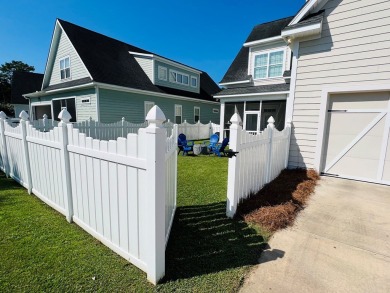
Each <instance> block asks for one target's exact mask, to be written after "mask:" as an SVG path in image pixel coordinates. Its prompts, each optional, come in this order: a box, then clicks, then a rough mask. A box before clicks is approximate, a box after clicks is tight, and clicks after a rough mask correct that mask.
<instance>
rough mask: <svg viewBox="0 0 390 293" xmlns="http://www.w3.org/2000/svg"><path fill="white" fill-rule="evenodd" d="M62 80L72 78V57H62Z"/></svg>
mask: <svg viewBox="0 0 390 293" xmlns="http://www.w3.org/2000/svg"><path fill="white" fill-rule="evenodd" d="M60 72H61V80H63V79H68V78H70V58H69V57H65V58H62V59H60Z"/></svg>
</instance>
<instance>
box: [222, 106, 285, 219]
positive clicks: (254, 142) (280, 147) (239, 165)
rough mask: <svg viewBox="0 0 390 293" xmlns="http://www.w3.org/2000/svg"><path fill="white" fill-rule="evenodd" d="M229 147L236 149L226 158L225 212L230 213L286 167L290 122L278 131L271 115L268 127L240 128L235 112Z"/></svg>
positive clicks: (238, 116) (231, 215)
mask: <svg viewBox="0 0 390 293" xmlns="http://www.w3.org/2000/svg"><path fill="white" fill-rule="evenodd" d="M230 121H231V123H232V124H231V125H230V142H229V148H230V149H231V150H233V151H236V152H239V153H238V154H237V156H236V157H233V158H231V159H230V160H229V167H228V191H227V207H226V214H227V216H228V217H233V216H234V215H235V213H236V210H237V206H238V204H239V203H240V202H241V201H242V200H243V199H245V198H247V197H248V196H250V195H251V194H252V193H255V192H257V191H259V190H260V189H261V188H262V187H263V186H264V185H265V184H267V183H269V182H270V181H272V180H273V179H275V178H276V177H277V176H278V175H279V174H280V172H281V171H282V170H283V169H285V168H287V164H288V154H289V146H290V134H291V125H290V123H287V126H286V127H285V129H284V130H282V131H278V130H277V129H276V128H275V126H274V122H275V120H274V118H273V117H270V118H269V119H268V126H267V128H266V129H265V130H264V131H263V132H262V133H260V134H257V135H255V134H251V133H248V132H247V131H245V130H243V129H242V126H241V118H240V115H238V114H237V113H236V114H234V115H233V116H232V118H231V119H230Z"/></svg>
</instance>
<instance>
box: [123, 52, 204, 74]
mask: <svg viewBox="0 0 390 293" xmlns="http://www.w3.org/2000/svg"><path fill="white" fill-rule="evenodd" d="M129 53H130V54H131V55H135V56H139V57H144V58H151V59H153V60H157V61H160V62H163V63H166V64H168V65H172V66H175V67H177V68H180V69H183V70H188V71H190V72H193V73H197V74H201V73H202V71H199V70H196V69H194V68H192V67H189V66H186V65H184V64H180V63H177V62H175V61H172V60H169V59H166V58H164V57H160V56H157V55H153V54H146V53H138V52H132V51H129Z"/></svg>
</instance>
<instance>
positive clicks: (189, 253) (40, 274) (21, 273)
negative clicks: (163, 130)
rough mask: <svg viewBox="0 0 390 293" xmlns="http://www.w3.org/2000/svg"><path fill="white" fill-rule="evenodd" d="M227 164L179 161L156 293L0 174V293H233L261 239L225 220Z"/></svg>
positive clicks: (203, 158) (210, 160)
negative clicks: (174, 209) (175, 201)
mask: <svg viewBox="0 0 390 293" xmlns="http://www.w3.org/2000/svg"><path fill="white" fill-rule="evenodd" d="M227 160H228V159H227V158H218V157H215V156H198V157H194V156H185V157H183V156H179V160H178V169H179V174H178V208H177V213H176V217H175V221H174V225H173V229H172V232H171V237H170V240H169V243H168V247H167V254H166V277H165V278H164V280H162V283H161V284H159V285H158V286H157V287H153V286H152V285H150V284H149V283H148V282H147V280H146V275H145V274H144V273H143V272H142V271H140V270H139V269H137V268H136V267H134V266H133V265H131V264H129V263H128V262H127V261H125V260H124V259H122V258H121V257H120V256H118V255H116V254H115V253H113V252H112V251H111V250H109V249H108V248H106V247H105V246H104V245H102V244H101V243H100V242H99V241H97V240H95V239H94V238H93V237H92V236H90V235H89V234H87V233H86V232H84V231H83V230H82V229H81V228H79V227H78V226H77V225H75V224H71V225H70V224H68V223H67V222H66V220H65V218H64V217H63V216H62V215H60V214H58V213H57V212H55V211H54V210H53V209H51V208H50V207H48V206H47V205H45V204H44V203H42V202H41V201H40V200H38V199H37V198H36V197H35V196H30V195H28V194H27V193H26V191H25V189H24V188H22V187H20V186H19V185H18V184H16V183H15V182H14V181H12V180H10V179H6V178H5V177H4V175H3V174H1V175H0V231H1V232H0V251H1V253H0V291H1V292H25V291H29V292H37V291H40V292H41V291H82V292H85V291H87V292H88V291H89V292H90V291H99V292H123V291H126V292H154V291H158V292H172V291H176V292H234V291H236V290H237V289H238V287H239V286H240V284H241V282H242V280H243V277H244V276H245V274H246V273H247V271H248V268H249V267H250V266H251V265H253V264H255V263H256V262H257V259H258V257H259V255H260V252H261V250H262V247H263V245H264V243H265V241H266V236H267V235H266V233H264V235H263V236H262V235H259V234H258V233H257V231H259V230H257V231H256V229H255V228H253V227H251V226H249V225H248V224H246V223H245V222H243V221H237V220H229V219H227V218H226V217H225V205H226V187H227V186H226V180H227Z"/></svg>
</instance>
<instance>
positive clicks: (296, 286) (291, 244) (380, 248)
mask: <svg viewBox="0 0 390 293" xmlns="http://www.w3.org/2000/svg"><path fill="white" fill-rule="evenodd" d="M269 245H270V248H269V249H267V250H266V251H264V252H263V253H262V255H261V257H260V259H259V263H260V264H259V265H258V266H256V267H255V269H254V270H253V271H252V272H251V273H250V275H249V276H248V278H247V279H246V281H245V282H244V285H243V287H242V289H241V292H243V293H246V292H248V293H249V292H251V293H252V292H390V187H388V186H381V185H376V184H369V183H363V182H356V181H350V180H344V179H336V178H329V177H322V180H321V181H320V185H319V186H318V187H317V189H316V192H315V194H314V195H313V196H312V199H311V200H310V202H309V205H308V207H307V208H306V209H305V210H304V211H303V212H301V214H300V215H299V217H298V220H297V222H296V224H295V225H294V227H293V228H289V229H286V230H283V231H280V232H278V233H276V234H275V235H274V236H273V237H272V239H271V241H270V243H269Z"/></svg>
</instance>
